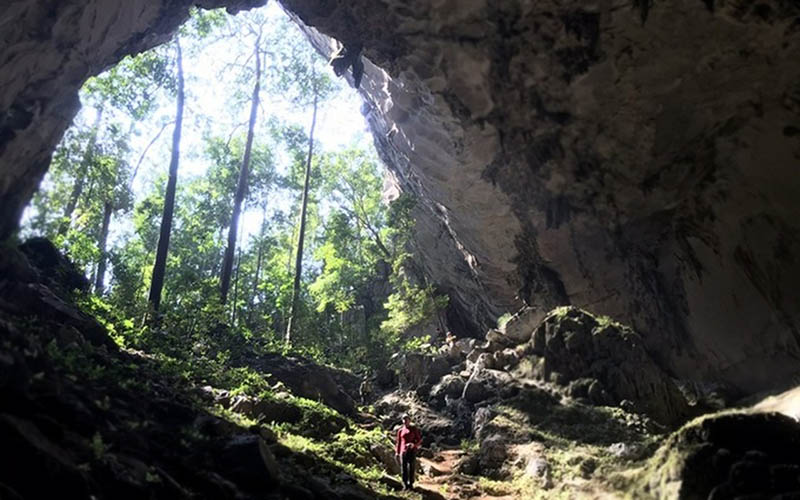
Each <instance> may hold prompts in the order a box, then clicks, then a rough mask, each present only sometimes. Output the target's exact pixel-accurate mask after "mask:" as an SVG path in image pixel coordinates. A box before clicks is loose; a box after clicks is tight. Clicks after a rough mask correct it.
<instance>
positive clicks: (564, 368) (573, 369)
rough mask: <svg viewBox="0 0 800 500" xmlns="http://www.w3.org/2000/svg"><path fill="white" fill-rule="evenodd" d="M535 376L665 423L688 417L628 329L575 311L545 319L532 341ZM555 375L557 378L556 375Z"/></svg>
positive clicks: (675, 392) (686, 409)
mask: <svg viewBox="0 0 800 500" xmlns="http://www.w3.org/2000/svg"><path fill="white" fill-rule="evenodd" d="M530 342H531V344H532V346H533V347H532V350H533V352H534V355H535V356H539V357H541V358H542V360H543V362H541V363H537V364H535V366H536V368H537V370H540V371H539V373H536V375H539V376H540V377H542V378H543V379H544V380H546V381H550V382H553V383H556V384H559V385H566V384H570V382H571V385H570V393H571V394H572V395H573V396H575V397H580V398H587V399H590V400H592V402H594V403H596V404H619V403H620V402H621V401H622V400H625V399H628V400H631V401H633V402H634V403H635V404H636V405H637V407H638V409H639V410H640V411H642V412H644V413H646V414H648V415H649V416H650V417H652V418H653V419H654V420H656V421H659V422H661V423H664V424H667V425H674V424H677V423H681V422H682V421H684V420H685V419H686V418H687V417H688V416H689V407H688V404H687V403H686V400H685V398H684V397H683V395H682V394H681V392H680V391H679V390H678V388H677V387H676V386H675V384H674V383H673V382H672V380H671V379H670V378H669V376H668V375H667V374H666V373H665V372H664V371H663V370H661V369H660V368H659V367H658V366H657V365H656V363H655V361H654V360H653V358H652V357H651V356H650V355H649V354H648V353H647V351H645V349H644V346H643V342H642V339H641V337H640V336H639V335H637V334H636V333H635V332H633V331H632V330H631V329H630V328H627V327H625V326H622V325H620V324H616V323H612V322H610V321H608V320H607V319H606V320H603V321H602V322H600V321H598V320H597V319H596V318H594V317H593V316H592V315H590V314H588V313H586V312H584V311H582V310H580V309H576V308H573V307H570V308H560V309H557V310H555V311H554V312H553V313H551V314H550V315H548V316H547V317H546V318H545V320H544V322H543V323H542V324H541V325H540V326H539V328H537V329H536V331H535V332H534V334H533V337H532V338H531V341H530ZM556 374H557V376H556Z"/></svg>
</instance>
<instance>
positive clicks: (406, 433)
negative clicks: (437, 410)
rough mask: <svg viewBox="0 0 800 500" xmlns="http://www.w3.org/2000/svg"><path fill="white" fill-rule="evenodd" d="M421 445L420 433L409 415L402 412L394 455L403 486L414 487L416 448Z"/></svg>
mask: <svg viewBox="0 0 800 500" xmlns="http://www.w3.org/2000/svg"><path fill="white" fill-rule="evenodd" d="M421 445H422V433H421V432H420V430H419V429H418V428H417V427H416V426H414V425H412V424H411V417H409V416H408V414H407V413H404V414H403V425H402V426H401V427H400V430H398V431H397V443H396V444H395V455H396V457H397V459H398V461H399V462H400V467H401V469H402V471H403V487H404V488H405V489H408V490H410V489H413V488H414V473H415V470H416V469H415V468H416V459H417V450H418V449H419V447H420V446H421Z"/></svg>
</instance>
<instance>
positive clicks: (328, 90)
mask: <svg viewBox="0 0 800 500" xmlns="http://www.w3.org/2000/svg"><path fill="white" fill-rule="evenodd" d="M317 43H319V40H317ZM345 69H346V70H347V71H346V75H347V78H346V79H344V78H336V77H335V75H334V72H333V71H332V70H331V68H330V65H329V64H328V60H327V58H325V57H324V56H322V55H320V54H319V52H318V51H316V50H314V48H313V47H312V46H311V44H310V43H309V41H308V38H307V37H306V35H305V34H304V33H303V32H302V31H301V30H300V29H299V28H298V26H297V25H296V24H295V23H294V22H293V21H292V20H291V19H290V18H289V17H288V16H287V15H286V13H285V12H284V11H283V10H282V9H281V7H280V6H279V4H278V3H276V2H271V3H270V4H269V5H268V6H266V7H264V8H259V9H253V10H251V11H245V12H241V13H239V14H237V15H236V16H230V15H228V14H226V13H224V12H222V11H197V12H195V13H194V14H193V16H192V18H191V19H190V20H189V21H188V22H187V23H186V24H185V25H184V26H183V27H182V28H181V29H180V30H179V32H178V34H177V35H176V37H175V38H174V39H173V40H172V41H170V42H168V43H165V44H163V45H161V46H159V47H156V48H154V49H151V50H149V51H147V52H144V53H141V54H139V55H137V56H135V57H128V58H126V59H124V60H123V61H122V62H120V63H119V64H117V65H116V66H114V67H113V68H111V69H109V70H108V71H106V72H104V73H102V74H100V75H99V76H97V77H94V78H91V79H89V80H88V81H87V82H86V84H85V85H84V86H83V88H82V89H81V93H80V97H81V101H82V104H83V107H82V109H81V110H80V112H79V113H78V115H77V117H76V118H75V120H74V121H73V124H72V126H71V127H70V128H69V129H68V130H67V131H66V133H65V134H64V137H63V139H62V140H61V142H60V143H59V145H58V146H57V148H56V151H55V154H54V156H53V160H52V163H51V166H50V170H49V172H48V174H47V175H46V177H45V179H44V181H43V183H42V185H41V187H40V189H39V191H38V192H37V193H36V194H35V195H34V197H33V200H32V202H31V203H30V205H29V206H28V208H27V209H26V211H25V213H24V215H23V224H22V230H21V235H22V236H23V237H25V238H27V237H31V236H44V237H46V238H49V239H50V240H52V241H53V242H54V243H55V245H56V247H57V248H59V249H61V250H64V251H65V252H66V253H67V254H68V255H69V256H70V258H71V259H72V260H73V261H74V262H75V263H76V264H77V266H78V268H79V269H80V270H81V271H83V273H84V274H85V275H86V276H87V277H89V278H90V283H91V286H92V287H93V288H94V291H95V293H96V294H97V295H99V296H103V297H105V299H106V300H108V301H110V302H111V303H113V304H114V305H116V306H117V307H119V308H121V310H122V312H123V314H124V315H125V316H126V317H130V318H138V317H147V316H148V314H150V313H148V310H152V309H155V310H158V309H162V310H167V311H173V312H174V311H179V310H186V308H189V309H192V310H197V309H202V308H204V307H205V306H206V305H207V304H208V303H210V302H213V301H212V300H210V299H211V298H212V297H213V296H214V295H216V294H217V293H218V292H217V291H216V289H219V290H220V292H219V293H221V299H222V300H221V307H223V308H224V309H225V315H226V320H227V321H228V322H230V324H232V325H245V326H246V327H247V328H248V329H250V330H259V331H270V332H271V335H272V336H273V337H278V336H279V333H280V332H282V331H286V332H287V333H286V335H287V337H288V336H289V333H288V332H289V331H290V330H291V329H292V327H291V324H292V318H294V317H295V316H304V317H306V319H308V318H311V317H314V318H315V319H314V321H316V322H317V323H320V324H321V325H322V329H323V330H330V331H331V332H334V337H335V336H336V335H339V336H341V337H342V338H341V340H340V344H341V345H340V348H341V347H342V346H343V345H345V344H347V343H348V342H351V341H352V337H353V336H354V335H355V336H358V335H360V336H361V337H363V338H364V339H367V340H370V341H374V339H372V338H371V337H370V335H371V334H370V331H375V332H377V331H379V330H380V329H381V328H384V326H383V323H382V322H383V321H385V322H386V325H385V329H386V330H387V331H391V332H393V333H392V334H393V335H395V337H397V338H399V334H400V333H408V329H409V328H408V327H409V326H410V325H413V326H414V328H413V329H412V331H411V333H410V335H411V336H412V337H417V336H421V337H425V336H426V335H429V336H431V337H436V336H437V335H438V336H443V334H444V332H445V331H446V325H445V324H444V317H445V314H444V308H445V306H446V303H447V301H446V299H444V297H443V296H441V295H440V294H437V293H436V292H435V291H434V288H433V287H432V286H431V285H430V284H428V283H427V282H426V278H425V275H424V271H423V270H422V269H421V268H419V266H415V265H413V264H412V263H411V261H410V259H409V260H407V261H405V262H404V263H400V264H402V265H401V266H400V267H403V268H404V270H403V271H402V272H399V271H398V270H397V269H398V266H399V265H400V264H398V263H399V259H407V257H406V256H405V255H406V250H407V248H408V246H409V244H410V242H411V234H410V233H411V230H412V229H411V228H412V224H411V221H412V219H413V210H414V201H413V200H412V199H410V198H408V197H405V198H404V199H403V201H402V202H401V203H398V204H393V206H392V207H390V206H388V205H387V204H386V203H384V202H383V200H382V192H383V191H384V190H385V187H386V184H385V178H386V172H385V171H384V169H383V167H382V165H381V162H380V161H379V160H378V155H377V153H376V151H375V149H374V145H373V142H372V140H371V136H370V135H369V133H368V131H367V127H366V123H365V120H364V117H363V116H362V115H361V113H359V111H358V110H359V109H360V107H361V100H360V97H359V96H358V95H357V92H356V91H355V90H354V89H353V76H352V74H353V72H355V69H356V67H355V65H354V66H353V68H352V70H351V69H350V68H349V67H348V68H345ZM176 103H177V105H176ZM176 108H177V109H179V110H180V111H179V112H177V111H176ZM177 123H180V127H178V126H177ZM176 131H179V132H180V135H179V136H178V135H177V133H176ZM312 137H313V139H312ZM176 141H178V142H176ZM175 151H177V152H178V153H177V155H176V154H173V152H175ZM245 164H246V166H245ZM173 168H174V169H176V175H175V176H174V177H175V179H171V177H173V176H172V170H173ZM242 172H246V174H244V175H243V174H242ZM171 190H173V191H172V193H173V194H170V193H171ZM397 196H400V195H399V194H398V193H395V194H394V197H395V198H396V197H397ZM171 197H174V208H173V209H172V215H170V220H169V223H168V225H165V221H166V220H167V216H166V215H165V214H166V213H167V212H168V211H169V210H167V209H166V208H165V206H167V205H169V204H170V201H169V200H170V199H171ZM306 199H307V202H306ZM165 227H166V229H165ZM165 231H166V232H165ZM165 234H166V239H167V244H166V245H168V250H164V252H163V254H162V252H161V248H162V242H163V241H164V238H165ZM301 235H303V236H304V237H302V238H301ZM298 249H299V250H298ZM298 254H299V255H301V256H302V259H298ZM160 259H162V260H163V261H164V263H162V265H161V267H159V260H160ZM301 260H302V262H301ZM295 276H297V277H298V278H297V279H293V277H295ZM159 280H161V283H160V284H157V283H158V282H159ZM292 282H293V284H292ZM156 288H160V289H159V290H156V292H155V295H154V290H155V289H156ZM290 290H291V292H290ZM162 292H163V294H162ZM392 293H394V294H395V298H396V299H398V300H395V301H393V302H391V303H390V302H388V300H389V295H391V294H392ZM287 294H288V295H287ZM145 297H147V300H145ZM154 297H155V299H154ZM388 304H390V305H388ZM392 308H394V309H392ZM300 309H303V310H304V311H305V312H298V311H299V310H300ZM309 310H316V311H317V313H310V312H308V311H309ZM315 314H318V315H319V314H322V316H320V317H316V316H314V315H315ZM309 321H310V320H309ZM188 328H189V329H190V330H191V329H193V328H194V325H193V324H192V325H189V327H188ZM344 330H347V331H346V332H345V331H344ZM348 336H349V337H350V338H345V337H348Z"/></svg>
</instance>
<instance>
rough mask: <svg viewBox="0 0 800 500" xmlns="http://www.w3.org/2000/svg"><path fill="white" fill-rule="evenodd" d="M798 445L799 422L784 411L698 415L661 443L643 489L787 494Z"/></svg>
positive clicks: (662, 494)
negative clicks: (783, 412)
mask: <svg viewBox="0 0 800 500" xmlns="http://www.w3.org/2000/svg"><path fill="white" fill-rule="evenodd" d="M798 446H800V424H798V423H797V422H795V421H794V420H793V419H791V418H789V417H786V416H785V415H780V414H777V413H761V414H754V415H748V414H742V413H739V414H730V413H729V414H719V415H713V416H709V417H704V418H701V419H698V420H697V421H695V422H692V423H691V424H689V425H687V426H685V427H684V428H682V429H681V430H680V431H678V432H676V433H674V434H673V435H672V436H670V437H669V439H667V441H666V442H665V443H664V444H663V445H662V447H661V448H660V449H659V451H658V452H657V453H656V455H655V456H654V457H653V459H652V460H651V470H650V471H649V478H648V479H649V481H648V486H647V489H648V491H647V493H648V494H649V495H650V496H652V497H655V498H713V499H718V498H719V499H721V498H792V495H793V494H795V493H796V492H797V491H800V460H798V456H797V447H798ZM748 495H753V496H748ZM782 495H786V496H782Z"/></svg>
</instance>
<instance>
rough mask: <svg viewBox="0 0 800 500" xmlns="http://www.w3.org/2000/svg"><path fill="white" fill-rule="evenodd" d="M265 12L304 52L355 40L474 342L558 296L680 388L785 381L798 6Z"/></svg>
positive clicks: (351, 6)
mask: <svg viewBox="0 0 800 500" xmlns="http://www.w3.org/2000/svg"><path fill="white" fill-rule="evenodd" d="M283 3H284V5H286V6H287V7H288V8H289V9H291V10H293V11H294V12H295V13H296V14H297V17H298V18H299V19H300V20H302V21H303V22H304V23H306V24H307V25H309V26H313V29H309V32H310V34H311V37H312V39H314V40H315V41H316V42H317V44H318V45H319V46H320V47H321V48H322V49H323V50H329V48H328V40H327V39H325V38H324V37H322V36H320V35H319V33H318V32H317V31H315V30H319V31H320V32H323V33H326V34H328V35H331V36H333V37H335V38H337V39H339V40H343V41H349V40H355V39H358V40H363V41H364V44H365V47H366V49H365V54H366V57H367V59H368V60H367V61H366V67H367V68H366V76H365V78H364V82H362V88H361V92H362V95H363V96H364V97H365V99H366V101H367V105H366V107H365V113H366V116H367V119H368V121H369V122H370V124H371V126H372V128H373V130H374V132H375V142H376V145H377V146H378V149H379V151H380V153H381V156H382V157H383V159H384V160H386V162H387V164H388V165H389V166H390V168H391V170H392V175H391V176H392V179H393V180H394V182H395V184H396V185H397V189H398V190H403V191H405V192H410V193H412V194H414V195H416V196H417V197H418V199H419V200H420V202H421V203H420V207H419V208H418V210H417V217H418V235H417V240H418V243H419V245H420V247H421V248H422V249H423V253H424V254H425V257H426V268H427V270H428V271H429V273H430V274H431V275H432V276H433V278H434V280H435V281H436V282H437V283H438V284H440V286H441V287H442V288H443V289H445V290H447V291H448V292H450V295H451V303H452V304H454V305H457V306H458V307H460V308H461V310H462V311H463V312H464V313H465V315H466V316H467V318H468V319H469V320H471V321H470V323H469V324H471V325H472V334H473V336H477V334H478V332H482V331H486V329H487V328H488V327H491V326H493V324H494V320H495V319H496V317H497V316H499V315H500V314H501V313H502V312H505V311H512V312H513V311H516V310H518V309H519V308H520V307H522V306H523V305H525V304H527V305H529V306H530V309H528V311H529V313H530V314H531V315H532V316H533V317H534V318H535V316H536V315H542V314H544V313H545V312H546V311H548V310H550V309H551V308H552V307H553V306H556V305H561V304H570V303H571V304H576V305H581V306H583V307H589V308H590V309H591V310H592V311H593V312H595V313H598V314H606V315H609V316H611V317H614V318H616V319H618V320H620V321H622V322H624V323H626V324H631V325H632V326H633V327H634V328H635V329H636V330H637V331H641V332H644V335H645V336H644V337H643V339H642V341H643V342H644V344H645V345H646V346H647V348H648V349H649V350H650V351H651V352H655V353H658V356H659V359H658V362H659V364H661V365H662V366H663V367H664V368H666V369H668V370H669V371H670V372H671V373H673V374H674V375H675V376H677V377H679V378H687V379H700V380H720V381H726V382H730V383H733V384H734V385H735V386H736V387H737V388H739V389H740V390H744V391H746V392H753V391H757V390H761V389H764V388H768V387H770V386H771V385H772V384H773V383H775V381H780V380H785V379H788V378H789V377H790V376H792V375H796V374H797V373H798V371H800V367H798V366H797V364H796V363H795V361H794V360H795V359H796V358H797V356H798V354H800V344H798V335H797V333H796V332H797V331H798V320H800V318H799V317H798V315H799V314H800V310H798V308H797V307H796V302H797V300H796V298H797V293H796V291H795V290H796V287H795V286H794V284H795V283H796V282H797V281H798V280H800V259H798V257H797V256H798V255H800V227H798V225H797V222H796V221H797V220H800V204H799V203H798V202H797V201H796V197H795V196H794V194H793V193H796V192H798V191H800V176H797V175H796V165H797V164H798V161H799V160H800V135H798V134H797V132H796V131H797V130H800V87H798V85H797V82H798V81H800V67H799V66H798V65H797V64H796V60H795V59H796V58H795V56H794V55H795V54H796V53H797V52H798V51H800V30H798V29H797V21H796V18H797V16H798V14H800V7H799V6H798V5H797V4H789V3H787V2H779V1H777V0H767V1H766V2H760V3H758V5H756V4H753V3H747V4H740V3H736V2H727V3H725V4H720V3H717V4H716V7H715V8H714V6H715V4H714V3H711V2H700V1H694V2H690V1H681V2H678V1H674V0H668V1H666V2H661V3H657V4H651V3H650V2H645V3H640V5H643V6H648V7H649V6H651V5H652V8H649V9H647V19H646V22H645V23H642V11H641V10H639V9H637V8H633V7H627V6H624V7H623V6H619V5H617V4H612V3H601V4H586V3H582V2H577V1H572V2H567V3H564V2H555V1H545V2H535V3H533V4H532V3H530V2H521V1H511V2H500V3H498V2H484V1H470V2H460V3H459V4H458V8H454V7H453V4H452V2H416V3H414V5H413V7H408V6H406V3H405V2H400V1H399V0H397V1H388V2H383V3H381V4H380V6H379V7H377V6H375V7H371V8H367V7H365V6H364V4H363V2H358V1H352V2H348V3H347V4H345V3H344V2H340V3H338V4H337V6H336V8H335V9H333V10H332V11H329V10H327V9H326V8H325V7H322V6H319V5H316V4H315V6H312V5H309V3H308V2H307V1H305V0H283ZM708 6H711V7H712V8H711V9H709V7H708ZM643 8H647V7H643ZM356 12H357V13H359V14H360V15H361V16H364V17H368V18H370V19H374V21H365V22H363V23H361V24H360V25H359V27H358V28H357V29H352V28H351V26H352V25H351V24H350V23H348V22H344V20H345V19H348V20H349V19H351V18H348V14H350V13H356ZM354 18H355V19H358V16H355V17H354ZM376 26H391V27H396V28H394V29H387V30H385V32H384V33H381V32H380V31H378V30H376V29H375V27H376ZM465 40H469V42H468V43H465V42H464V41H465ZM764 82H769V84H768V85H766V84H765V83H764ZM766 159H769V160H768V161H767V160H766ZM765 161H767V163H768V167H765V166H764V162H765ZM533 323H535V320H534V321H533ZM465 326H467V325H465ZM527 333H530V332H529V331H528V332H523V331H521V332H520V336H521V337H523V338H524V335H526V334H527ZM768 345H769V346H775V347H774V348H765V347H764V346H768ZM778 346H780V347H778Z"/></svg>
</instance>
